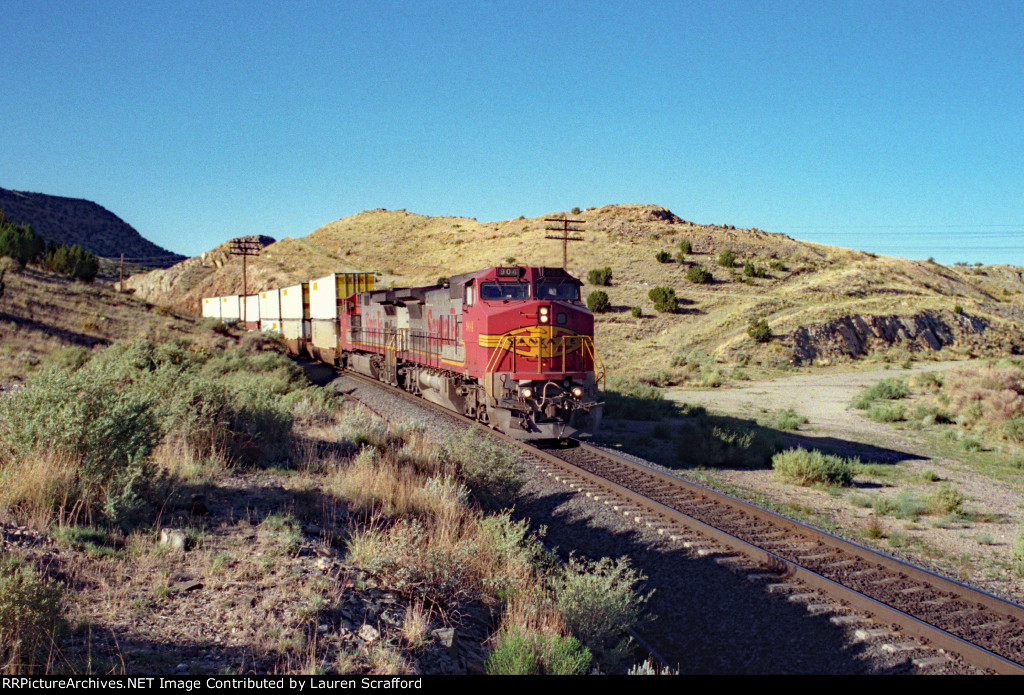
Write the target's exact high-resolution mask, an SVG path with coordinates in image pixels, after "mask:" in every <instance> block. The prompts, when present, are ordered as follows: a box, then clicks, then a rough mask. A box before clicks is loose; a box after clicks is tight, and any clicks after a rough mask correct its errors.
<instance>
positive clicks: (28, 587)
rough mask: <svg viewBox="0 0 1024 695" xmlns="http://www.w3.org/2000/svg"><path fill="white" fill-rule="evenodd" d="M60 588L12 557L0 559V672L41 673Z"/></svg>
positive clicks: (57, 617) (57, 610) (55, 625)
mask: <svg viewBox="0 0 1024 695" xmlns="http://www.w3.org/2000/svg"><path fill="white" fill-rule="evenodd" d="M62 593H63V587H62V586H61V585H60V584H55V583H52V582H46V581H44V580H42V579H40V578H39V577H38V576H37V575H36V573H35V571H34V570H32V568H31V567H28V566H27V565H24V564H22V563H21V562H19V561H18V560H16V559H15V558H13V557H0V673H5V674H27V673H40V672H43V671H44V668H43V667H45V665H46V664H45V655H44V651H45V650H46V648H47V647H49V646H50V645H51V644H52V642H53V637H54V633H55V632H56V630H57V628H58V627H59V626H60V600H61V594H62Z"/></svg>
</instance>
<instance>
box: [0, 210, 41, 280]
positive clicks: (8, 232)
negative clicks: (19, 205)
mask: <svg viewBox="0 0 1024 695" xmlns="http://www.w3.org/2000/svg"><path fill="white" fill-rule="evenodd" d="M44 253H46V240H45V239H43V238H42V237H41V236H39V235H38V234H36V233H35V232H34V231H32V227H30V226H29V225H27V224H17V225H16V224H12V223H11V222H9V221H8V220H7V218H6V217H4V216H3V211H2V210H0V256H10V257H11V258H12V259H14V262H15V263H17V264H18V265H19V266H21V267H22V268H24V267H25V266H26V265H28V264H29V263H35V262H36V261H38V260H39V259H40V258H42V256H43V254H44Z"/></svg>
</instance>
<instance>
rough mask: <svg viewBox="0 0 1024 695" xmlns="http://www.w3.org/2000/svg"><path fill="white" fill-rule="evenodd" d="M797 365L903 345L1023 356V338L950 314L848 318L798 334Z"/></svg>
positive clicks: (795, 333)
mask: <svg viewBox="0 0 1024 695" xmlns="http://www.w3.org/2000/svg"><path fill="white" fill-rule="evenodd" d="M787 342H791V343H792V345H791V346H792V348H793V361H794V362H795V363H796V364H803V363H805V362H811V361H814V360H816V359H822V358H835V357H860V356H863V355H866V354H868V353H870V352H872V351H876V350H879V349H885V348H888V347H891V346H896V345H898V346H900V347H903V348H906V349H907V350H910V351H911V352H918V351H923V350H941V349H942V348H944V347H949V346H958V347H961V348H964V349H965V350H967V351H971V350H978V351H982V352H983V351H985V350H986V349H987V348H990V347H992V348H994V347H996V346H998V347H999V348H1000V349H1001V350H1006V351H1009V352H1011V353H1013V354H1019V353H1020V352H1022V351H1024V339H1022V338H1021V336H1020V335H1019V333H1017V332H1016V331H1008V330H1006V329H1005V328H1002V327H993V326H992V324H991V322H990V321H989V320H987V319H984V318H980V317H977V316H968V315H967V314H957V313H954V312H951V311H934V312H933V311H926V312H922V313H920V314H915V315H913V316H861V315H855V316H845V317H843V318H839V319H835V320H832V321H828V322H826V323H821V324H816V325H813V326H802V327H800V328H798V329H796V330H795V331H793V334H792V336H791V337H790V339H789V341H787Z"/></svg>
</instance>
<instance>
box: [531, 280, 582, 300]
mask: <svg viewBox="0 0 1024 695" xmlns="http://www.w3.org/2000/svg"><path fill="white" fill-rule="evenodd" d="M579 298H580V290H579V288H578V287H576V285H573V284H572V283H568V282H538V283H537V299H561V300H566V301H568V300H573V299H579Z"/></svg>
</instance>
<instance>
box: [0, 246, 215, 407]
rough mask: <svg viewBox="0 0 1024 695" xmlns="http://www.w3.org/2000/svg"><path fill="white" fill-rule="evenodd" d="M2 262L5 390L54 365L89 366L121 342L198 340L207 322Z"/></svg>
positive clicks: (98, 285) (0, 361)
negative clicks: (89, 358) (95, 354)
mask: <svg viewBox="0 0 1024 695" xmlns="http://www.w3.org/2000/svg"><path fill="white" fill-rule="evenodd" d="M9 261H10V259H7V258H3V259H0V269H3V268H7V270H6V272H4V276H3V282H4V285H5V288H4V292H3V296H2V297H0V387H2V386H4V385H9V384H11V383H13V382H18V381H23V380H24V379H25V378H27V377H28V376H31V375H32V374H34V373H36V372H38V371H41V370H42V369H43V368H45V367H46V366H47V365H49V364H55V363H63V362H68V363H73V362H76V361H77V362H81V361H84V360H85V359H86V358H87V356H88V355H89V354H90V353H92V352H93V351H95V350H99V349H101V348H103V347H106V346H108V345H111V344H112V343H114V342H115V341H117V340H124V339H130V338H139V337H141V338H149V339H152V340H154V341H161V342H165V341H167V340H169V339H171V338H175V337H189V336H194V335H196V334H198V333H199V332H200V331H201V329H202V322H201V321H200V320H199V319H198V318H196V317H195V316H191V315H188V314H186V313H184V312H181V311H178V310H174V309H170V308H168V307H164V306H157V305H154V304H151V303H149V302H146V301H144V300H142V299H139V298H137V297H133V296H131V295H129V294H121V293H118V292H116V291H114V290H113V289H112V288H111V287H110V286H109V285H107V284H105V283H102V282H95V283H84V282H78V281H74V280H70V279H68V278H65V277H62V276H59V275H56V274H54V273H48V272H46V271H43V270H40V269H38V268H36V267H33V266H29V267H27V268H24V269H22V270H18V269H17V267H16V266H15V265H14V264H13V263H10V262H9Z"/></svg>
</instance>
